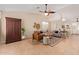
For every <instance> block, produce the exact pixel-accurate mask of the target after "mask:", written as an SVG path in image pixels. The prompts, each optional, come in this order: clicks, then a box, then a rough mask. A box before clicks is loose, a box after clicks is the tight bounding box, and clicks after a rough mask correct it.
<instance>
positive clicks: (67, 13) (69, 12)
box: [0, 4, 79, 20]
mask: <svg viewBox="0 0 79 59" xmlns="http://www.w3.org/2000/svg"><path fill="white" fill-rule="evenodd" d="M48 9H50V10H54V11H56V13H55V14H54V15H52V17H50V18H51V19H53V18H54V19H60V17H61V15H62V17H65V18H66V19H67V20H69V19H70V20H72V19H76V18H79V4H48ZM0 10H3V11H16V12H27V13H38V14H41V13H40V12H39V11H40V10H45V5H44V4H0Z"/></svg>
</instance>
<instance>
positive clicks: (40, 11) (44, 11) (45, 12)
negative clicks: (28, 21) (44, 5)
mask: <svg viewBox="0 0 79 59" xmlns="http://www.w3.org/2000/svg"><path fill="white" fill-rule="evenodd" d="M39 12H42V13H48V12H47V11H39Z"/></svg>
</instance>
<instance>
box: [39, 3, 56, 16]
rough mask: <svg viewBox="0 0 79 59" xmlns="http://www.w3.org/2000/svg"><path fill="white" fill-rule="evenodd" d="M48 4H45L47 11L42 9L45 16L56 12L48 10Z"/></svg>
mask: <svg viewBox="0 0 79 59" xmlns="http://www.w3.org/2000/svg"><path fill="white" fill-rule="evenodd" d="M47 7H48V4H45V11H40V12H41V13H44V14H45V16H48V15H49V14H53V13H56V12H55V11H48V10H47Z"/></svg>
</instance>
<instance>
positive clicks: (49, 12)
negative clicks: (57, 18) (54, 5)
mask: <svg viewBox="0 0 79 59" xmlns="http://www.w3.org/2000/svg"><path fill="white" fill-rule="evenodd" d="M48 13H56V12H54V11H50V12H48Z"/></svg>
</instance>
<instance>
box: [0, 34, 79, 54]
mask: <svg viewBox="0 0 79 59" xmlns="http://www.w3.org/2000/svg"><path fill="white" fill-rule="evenodd" d="M0 54H1V55H65V54H67V55H70V54H79V35H73V36H71V37H69V38H67V39H65V40H63V41H61V42H60V43H58V44H57V45H55V46H54V47H50V46H46V45H42V44H37V45H33V44H32V42H31V39H26V40H23V41H19V42H15V43H11V44H7V45H6V44H4V45H0Z"/></svg>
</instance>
